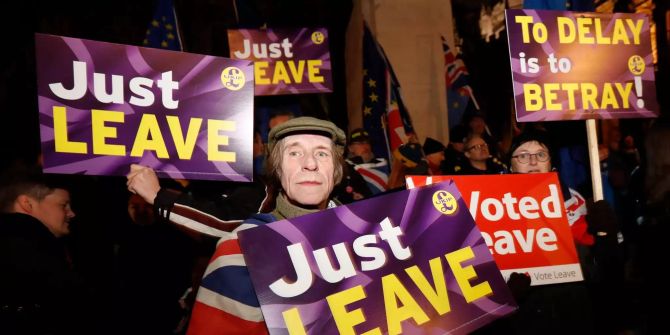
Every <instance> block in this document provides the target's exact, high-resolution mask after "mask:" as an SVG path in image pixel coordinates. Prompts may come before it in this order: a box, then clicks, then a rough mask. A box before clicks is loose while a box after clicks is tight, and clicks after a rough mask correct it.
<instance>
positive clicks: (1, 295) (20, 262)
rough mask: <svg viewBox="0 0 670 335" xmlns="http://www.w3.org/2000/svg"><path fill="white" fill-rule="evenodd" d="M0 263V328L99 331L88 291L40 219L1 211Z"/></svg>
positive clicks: (30, 331)
mask: <svg viewBox="0 0 670 335" xmlns="http://www.w3.org/2000/svg"><path fill="white" fill-rule="evenodd" d="M0 269H1V270H0V272H2V275H0V333H2V334H81V333H100V332H99V331H98V330H97V329H95V328H94V327H95V325H96V321H95V320H96V316H95V310H96V308H95V307H94V306H93V305H92V299H91V298H92V291H91V290H90V289H89V288H88V287H87V286H86V284H85V283H84V280H83V279H82V278H81V277H80V276H79V275H77V274H76V273H75V272H74V271H72V269H71V268H70V264H69V262H68V258H67V254H66V251H65V247H64V245H63V244H62V242H61V241H60V240H59V239H57V238H56V237H55V236H54V235H53V234H52V233H51V232H50V231H49V230H48V229H47V228H46V227H45V226H44V225H43V224H42V223H41V222H40V221H39V220H37V219H35V218H33V217H32V216H29V215H25V214H19V213H14V214H0Z"/></svg>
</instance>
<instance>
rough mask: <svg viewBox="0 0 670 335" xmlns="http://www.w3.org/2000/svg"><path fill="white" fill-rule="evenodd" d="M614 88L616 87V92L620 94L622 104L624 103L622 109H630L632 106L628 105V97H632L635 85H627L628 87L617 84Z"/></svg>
mask: <svg viewBox="0 0 670 335" xmlns="http://www.w3.org/2000/svg"><path fill="white" fill-rule="evenodd" d="M614 87H616V90H617V91H618V92H619V96H620V97H621V102H622V103H623V106H621V107H622V108H629V107H630V104H629V103H628V97H629V96H630V92H631V91H632V90H633V83H626V85H625V86H624V85H621V83H615V84H614Z"/></svg>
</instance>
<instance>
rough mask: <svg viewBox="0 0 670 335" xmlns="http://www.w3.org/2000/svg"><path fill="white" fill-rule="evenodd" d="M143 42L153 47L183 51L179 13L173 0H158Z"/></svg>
mask: <svg viewBox="0 0 670 335" xmlns="http://www.w3.org/2000/svg"><path fill="white" fill-rule="evenodd" d="M142 44H143V45H144V46H146V47H151V48H159V49H168V50H176V51H181V39H180V37H179V29H177V15H176V14H175V11H174V4H173V2H172V0H158V2H157V7H156V11H155V12H154V16H153V18H152V19H151V23H149V28H148V29H147V34H146V37H145V38H144V42H143V43H142Z"/></svg>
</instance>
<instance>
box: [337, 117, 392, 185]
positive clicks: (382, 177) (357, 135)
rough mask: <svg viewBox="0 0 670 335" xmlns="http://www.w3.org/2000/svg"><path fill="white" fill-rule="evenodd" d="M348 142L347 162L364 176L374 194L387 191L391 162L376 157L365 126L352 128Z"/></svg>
mask: <svg viewBox="0 0 670 335" xmlns="http://www.w3.org/2000/svg"><path fill="white" fill-rule="evenodd" d="M347 144H348V149H349V158H348V159H347V163H349V164H350V165H351V166H353V167H354V169H355V170H356V172H358V173H360V175H361V176H363V179H365V182H367V185H368V189H370V191H371V192H372V194H378V193H381V192H384V191H386V190H387V189H388V176H389V172H390V167H389V163H388V161H387V160H386V159H384V158H379V157H375V154H374V152H373V151H372V143H371V142H370V136H369V135H368V132H367V131H365V129H363V128H357V129H354V130H352V131H351V134H349V140H348V141H347Z"/></svg>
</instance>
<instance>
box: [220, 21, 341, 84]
mask: <svg viewBox="0 0 670 335" xmlns="http://www.w3.org/2000/svg"><path fill="white" fill-rule="evenodd" d="M228 45H229V47H230V57H231V58H233V59H246V60H253V61H254V69H255V70H254V74H255V85H256V92H255V94H256V95H280V94H303V93H323V92H332V91H333V83H332V78H331V77H332V74H331V72H332V69H331V64H330V51H329V49H328V30H326V28H298V29H262V30H259V29H231V30H228Z"/></svg>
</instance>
